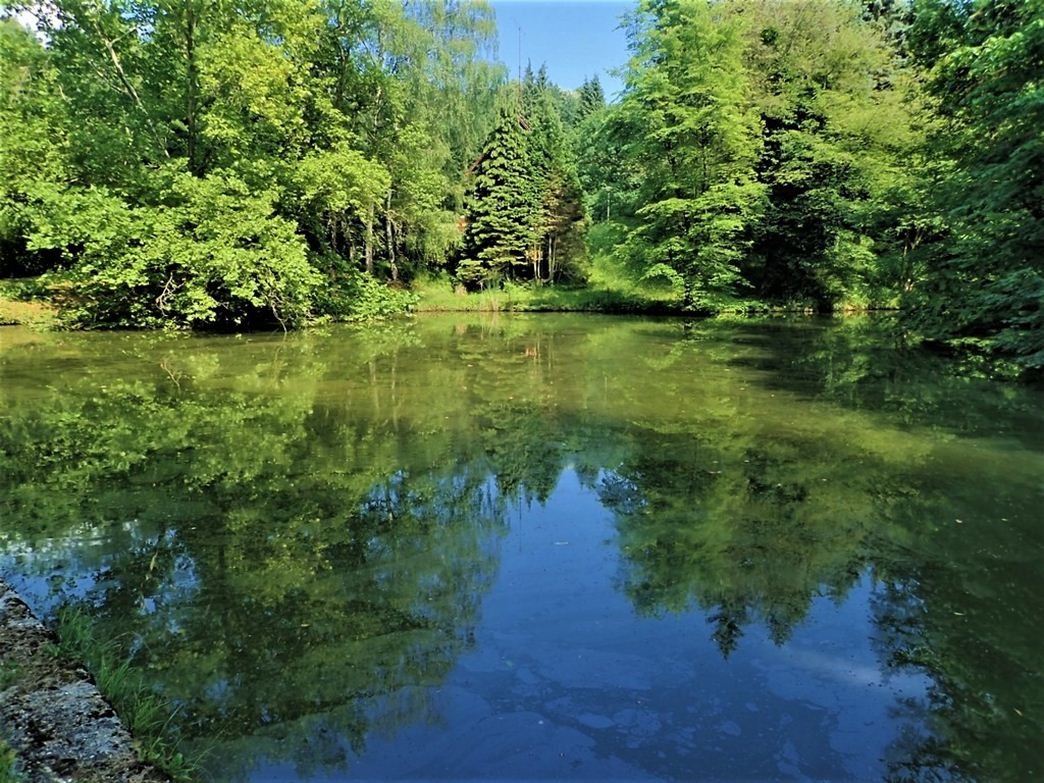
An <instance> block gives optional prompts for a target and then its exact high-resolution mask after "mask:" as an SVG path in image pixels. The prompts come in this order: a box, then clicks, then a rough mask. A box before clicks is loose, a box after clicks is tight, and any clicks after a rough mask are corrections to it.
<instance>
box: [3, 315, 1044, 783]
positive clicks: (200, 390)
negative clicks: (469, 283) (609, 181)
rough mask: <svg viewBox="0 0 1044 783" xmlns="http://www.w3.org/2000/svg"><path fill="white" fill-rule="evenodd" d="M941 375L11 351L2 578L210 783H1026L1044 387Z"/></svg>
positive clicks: (647, 341)
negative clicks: (167, 724)
mask: <svg viewBox="0 0 1044 783" xmlns="http://www.w3.org/2000/svg"><path fill="white" fill-rule="evenodd" d="M0 339H5V340H6V337H0ZM900 347H901V346H900ZM944 369H945V367H944V366H943V365H939V364H937V363H934V362H932V361H929V360H927V359H925V358H924V357H921V356H919V355H917V354H909V353H906V352H903V351H902V350H898V349H897V344H896V341H895V339H894V334H893V333H892V332H891V331H890V329H889V327H888V325H887V324H883V323H879V322H873V321H862V322H860V321H854V322H845V323H841V324H830V325H825V324H823V323H821V322H808V321H799V322H795V323H786V324H783V323H777V322H770V323H767V324H764V325H752V324H742V325H738V326H730V325H726V324H720V323H708V324H700V325H695V326H691V325H690V326H688V327H685V326H683V325H680V324H677V323H675V322H671V321H650V320H637V319H636V320H631V319H602V318H595V317H590V316H589V317H570V316H562V317H558V316H540V317H514V318H501V319H495V320H483V319H468V318H464V319H461V318H430V319H422V320H419V321H418V322H416V323H413V324H404V325H396V326H389V327H385V328H383V329H376V330H366V331H357V330H347V329H332V330H330V332H329V333H327V334H316V333H313V334H309V335H296V336H293V337H291V338H288V339H282V338H263V337H254V338H233V337H220V338H219V337H213V338H184V337H168V336H146V335H61V336H50V337H47V338H40V339H39V340H38V341H37V342H36V343H31V342H30V343H29V344H28V345H27V344H25V343H24V342H21V341H20V344H19V345H18V346H17V347H12V348H10V349H9V350H4V351H2V352H0V374H2V375H0V377H2V379H3V384H2V387H0V404H2V405H3V409H4V411H5V414H4V416H3V418H0V471H2V478H0V482H2V484H0V487H2V490H3V494H2V499H0V503H2V506H0V515H2V516H0V532H2V534H3V536H4V538H5V540H6V542H7V545H8V551H9V555H8V558H7V568H6V569H5V570H6V571H7V572H9V573H11V574H13V575H15V577H16V579H15V581H16V583H17V584H18V585H19V586H20V587H21V588H22V589H23V590H25V591H26V592H28V593H29V594H30V595H31V596H32V597H33V599H34V601H35V602H36V604H37V606H38V607H40V608H44V609H46V608H47V607H50V606H53V605H54V604H55V603H56V602H57V601H60V600H67V599H69V598H70V597H73V598H79V599H83V600H86V601H88V602H89V603H90V605H91V606H92V608H93V609H92V611H93V613H94V615H95V616H96V617H97V618H98V622H99V624H100V627H101V628H102V629H103V630H104V632H105V633H106V634H107V635H110V636H112V637H118V638H120V639H123V640H126V641H127V648H128V652H129V653H131V654H133V655H134V660H135V664H136V666H138V667H139V668H140V669H141V670H142V671H144V672H146V673H147V676H148V678H149V680H150V682H151V683H152V684H153V685H154V687H155V688H156V689H157V690H159V691H160V692H162V693H164V694H165V695H166V696H167V697H168V698H169V699H170V700H171V702H172V703H175V704H178V705H179V710H178V713H177V718H176V720H177V721H179V722H180V724H181V730H182V732H183V734H184V736H186V737H187V738H188V743H189V744H190V745H195V746H213V748H214V750H215V752H214V753H212V754H211V757H210V758H211V761H210V762H209V764H210V768H209V772H210V774H211V775H212V776H213V778H214V779H217V780H237V779H244V780H245V779H263V778H264V777H265V776H268V777H269V778H270V779H286V778H287V777H292V776H300V777H303V778H308V777H318V778H323V777H327V778H336V777H337V776H338V775H340V774H342V773H343V774H351V775H360V776H364V777H365V776H367V775H369V776H372V777H378V778H388V777H396V776H400V777H440V776H441V777H461V776H470V777H476V776H487V777H505V776H512V775H514V776H517V775H519V774H522V775H527V776H534V775H537V776H548V777H592V776H594V777H605V776H617V777H662V778H691V777H702V778H709V779H716V778H718V779H720V778H735V777H751V776H755V777H795V776H796V777H800V776H801V775H813V776H819V777H841V778H844V777H848V778H852V777H855V778H865V777H881V776H885V775H887V776H889V777H892V778H894V779H932V778H933V777H940V776H941V777H952V776H958V777H960V776H970V777H973V778H982V779H994V778H1011V779H1019V778H1024V777H1025V776H1026V775H1027V774H1030V773H1032V772H1033V771H1035V770H1038V769H1039V767H1040V762H1041V758H1040V753H1041V751H1039V750H1037V743H1035V742H1034V739H1035V738H1036V737H1038V736H1039V733H1040V729H1041V724H1042V720H1044V706H1042V704H1044V698H1042V697H1044V690H1042V687H1041V684H1040V682H1039V661H1040V660H1041V652H1042V651H1044V649H1042V645H1041V643H1040V642H1039V641H1038V640H1037V638H1036V637H1037V634H1036V632H1035V628H1036V627H1038V626H1039V623H1040V621H1042V620H1044V617H1042V609H1041V602H1040V601H1039V598H1038V597H1037V596H1036V592H1037V586H1038V585H1039V583H1040V554H1041V552H1042V551H1044V541H1042V540H1041V537H1042V533H1041V529H1040V526H1039V524H1037V522H1038V521H1039V517H1038V515H1037V509H1038V508H1039V506H1040V502H1041V500H1044V484H1042V482H1041V476H1044V454H1042V451H1044V449H1042V447H1044V416H1042V414H1041V406H1040V402H1041V395H1040V393H1039V392H1037V391H1034V390H1032V389H1026V388H1020V387H1011V386H1001V385H994V384H991V383H989V382H988V381H984V380H969V379H967V378H966V377H962V376H959V375H950V374H946V373H945V372H942V370H944ZM925 677H927V679H924V678H925ZM752 737H754V738H756V741H755V744H756V745H757V746H758V749H757V750H756V751H755V750H752V748H751V741H752ZM476 743H481V744H482V745H483V748H484V751H483V752H481V753H478V752H473V751H467V752H465V750H464V749H465V748H472V747H473V746H474V745H475V744H476ZM420 746H424V747H428V748H430V749H431V750H430V751H425V752H419V751H416V748H418V747H420ZM403 748H411V751H410V754H411V755H410V763H409V764H406V765H405V766H403V764H404V762H402V761H401V759H400V757H401V756H402V755H403Z"/></svg>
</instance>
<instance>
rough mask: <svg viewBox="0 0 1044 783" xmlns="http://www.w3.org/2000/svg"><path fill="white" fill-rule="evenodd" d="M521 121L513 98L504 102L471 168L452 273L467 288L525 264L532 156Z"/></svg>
mask: <svg viewBox="0 0 1044 783" xmlns="http://www.w3.org/2000/svg"><path fill="white" fill-rule="evenodd" d="M525 122H526V121H525V118H524V117H523V116H522V115H521V113H520V111H519V106H518V105H517V104H516V103H514V102H512V103H511V105H508V106H505V107H503V108H502V109H501V110H500V113H499V115H498V118H497V123H496V125H495V126H494V127H493V130H492V131H491V132H490V134H489V137H488V138H487V140H486V144H485V146H484V147H483V150H482V155H481V157H480V158H479V160H478V162H477V164H476V165H475V168H474V180H473V182H472V184H471V187H470V189H469V192H468V197H467V201H466V210H467V213H466V218H467V229H466V231H465V234H464V248H463V252H462V257H461V260H460V262H459V263H458V265H457V278H458V279H459V280H460V282H461V283H463V284H464V286H466V287H467V288H468V289H470V290H476V289H478V288H483V287H485V286H486V285H488V284H489V283H491V282H493V281H495V280H498V279H501V278H503V277H505V276H508V277H513V276H515V275H516V274H517V273H518V272H520V271H521V270H524V269H525V268H526V264H527V255H526V254H527V251H528V250H529V248H530V246H531V244H532V223H533V198H532V194H531V191H532V184H531V180H532V176H531V171H532V167H533V162H532V159H531V154H530V149H529V139H528V132H527V130H526V128H525Z"/></svg>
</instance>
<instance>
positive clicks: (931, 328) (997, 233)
mask: <svg viewBox="0 0 1044 783" xmlns="http://www.w3.org/2000/svg"><path fill="white" fill-rule="evenodd" d="M913 12H914V23H913V25H912V28H911V30H910V40H911V44H912V47H911V48H912V49H913V55H914V57H915V59H917V60H918V61H919V62H920V63H921V64H922V65H923V66H924V67H925V68H927V69H928V85H929V88H930V90H931V93H932V95H933V97H934V98H935V100H936V111H937V112H938V114H939V116H940V118H941V122H940V125H939V127H938V128H937V130H936V132H935V133H934V134H933V137H932V141H933V150H934V152H935V154H936V156H937V161H938V162H937V170H938V176H937V178H936V181H935V182H934V187H933V189H932V200H931V205H932V207H933V208H934V209H935V210H936V212H937V214H938V215H939V220H940V222H941V223H942V224H943V225H944V226H945V232H940V233H944V236H943V238H942V241H940V242H937V243H936V244H934V246H932V247H930V248H929V249H928V263H927V265H926V266H927V271H926V274H925V280H924V283H923V284H922V285H921V286H918V287H916V288H913V289H912V290H911V291H910V292H909V294H908V296H907V304H908V305H909V307H910V318H909V320H910V323H911V324H912V325H913V326H915V327H916V328H917V329H918V330H919V331H920V332H921V333H922V334H924V335H926V336H927V337H929V338H931V339H933V340H935V341H940V342H949V343H950V344H952V345H958V346H969V345H970V346H975V347H978V348H979V349H980V350H987V351H995V352H999V353H1000V354H1002V355H1006V356H1010V357H1012V358H1013V359H1014V360H1015V361H1016V362H1018V363H1019V364H1020V365H1021V366H1023V367H1024V368H1027V369H1030V370H1036V371H1039V370H1041V369H1042V368H1044V337H1042V334H1044V211H1042V210H1044V207H1042V205H1044V135H1042V133H1041V127H1044V85H1042V83H1041V78H1040V77H1041V67H1042V66H1041V63H1042V61H1044V4H1042V3H1041V2H1040V0H1019V1H1018V2H1011V1H1009V0H1005V1H1003V2H973V3H967V4H951V3H943V2H937V1H935V0H922V1H921V2H917V3H915V4H914V6H913Z"/></svg>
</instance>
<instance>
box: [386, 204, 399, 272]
mask: <svg viewBox="0 0 1044 783" xmlns="http://www.w3.org/2000/svg"><path fill="white" fill-rule="evenodd" d="M384 232H385V234H386V235H387V237H388V263H389V264H391V277H392V280H393V281H394V282H398V280H399V267H398V266H397V265H396V263H395V231H394V229H393V228H392V218H391V188H388V195H386V196H385V197H384Z"/></svg>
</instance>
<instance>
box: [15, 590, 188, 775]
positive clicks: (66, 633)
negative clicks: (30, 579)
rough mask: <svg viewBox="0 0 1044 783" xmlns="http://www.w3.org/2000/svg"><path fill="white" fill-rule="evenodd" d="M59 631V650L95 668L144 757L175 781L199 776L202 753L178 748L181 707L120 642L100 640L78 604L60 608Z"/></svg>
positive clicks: (93, 672)
mask: <svg viewBox="0 0 1044 783" xmlns="http://www.w3.org/2000/svg"><path fill="white" fill-rule="evenodd" d="M55 632H56V634H57V636H58V644H57V645H56V647H55V651H54V652H55V654H56V655H58V656H60V657H62V658H65V659H66V660H70V661H74V662H76V663H77V664H79V665H82V666H84V667H85V668H86V669H87V670H88V671H89V672H90V673H91V676H92V677H93V678H94V682H95V684H96V685H97V686H98V690H99V691H101V693H102V695H103V696H104V697H105V698H106V699H107V700H108V702H109V703H110V704H111V705H112V708H113V709H114V710H115V711H116V714H117V715H118V716H119V718H120V720H121V721H122V722H123V725H124V726H126V727H127V730H128V731H130V733H131V735H132V736H133V737H134V739H135V742H136V744H137V748H138V755H139V758H141V760H142V761H144V762H146V763H147V764H151V765H152V766H154V767H156V768H157V769H159V770H161V771H163V772H165V773H166V774H168V775H170V777H171V778H172V779H173V780H175V781H189V780H192V779H194V774H195V771H196V769H197V767H198V759H188V758H186V757H185V756H184V755H183V754H182V753H181V752H180V751H179V750H178V745H179V740H180V738H179V736H178V734H177V732H176V731H175V729H174V728H173V726H172V725H171V724H172V723H173V718H174V716H175V714H176V711H172V710H171V708H170V705H169V704H168V703H167V702H166V701H164V700H163V699H161V698H160V697H159V696H158V695H157V694H155V693H154V692H153V691H151V690H149V689H148V687H147V686H146V685H145V683H144V681H143V680H142V678H141V676H140V675H139V674H138V673H137V672H135V671H134V669H133V668H132V666H131V660H130V658H128V657H127V656H126V655H125V654H124V653H123V652H122V650H121V649H120V647H119V645H117V644H116V643H115V642H111V641H101V640H99V639H98V638H97V636H96V635H95V632H94V626H93V623H92V621H91V619H90V617H88V616H87V615H86V614H85V613H84V612H83V611H82V610H80V609H78V608H75V607H63V608H62V609H60V610H59V612H58V617H57V623H56V627H55ZM0 783H2V778H0Z"/></svg>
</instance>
